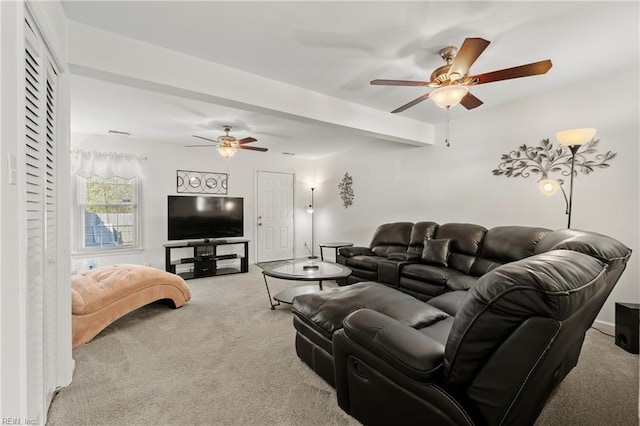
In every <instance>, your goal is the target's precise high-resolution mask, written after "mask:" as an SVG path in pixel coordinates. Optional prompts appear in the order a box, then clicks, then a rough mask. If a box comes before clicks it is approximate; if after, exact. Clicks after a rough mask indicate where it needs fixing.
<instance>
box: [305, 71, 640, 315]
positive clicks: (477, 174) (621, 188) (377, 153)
mask: <svg viewBox="0 0 640 426" xmlns="http://www.w3.org/2000/svg"><path fill="white" fill-rule="evenodd" d="M606 77H607V76H604V77H602V78H598V79H594V80H591V81H585V82H583V83H577V84H574V85H572V86H570V87H565V88H562V89H557V90H554V91H553V92H550V93H545V94H540V95H538V96H535V97H531V98H527V99H523V100H521V101H519V102H515V103H512V104H509V105H503V106H500V107H496V108H490V105H485V106H483V107H480V108H478V109H476V110H473V111H469V112H468V113H467V114H466V115H465V116H464V118H463V119H459V120H455V121H452V122H451V147H450V148H447V147H445V146H444V144H443V143H442V141H443V139H444V129H443V126H439V129H438V131H437V132H436V139H437V140H438V141H440V142H439V144H438V145H436V146H434V147H424V148H414V147H403V146H393V145H389V144H382V143H379V144H378V145H379V146H377V147H372V148H371V149H367V150H362V151H359V152H351V153H349V155H341V156H336V157H331V158H329V159H325V160H322V161H320V162H319V163H318V164H317V167H316V175H317V178H318V180H319V181H321V182H324V183H323V184H322V185H320V187H319V189H318V190H317V191H316V192H317V200H318V202H317V206H318V216H317V236H318V241H323V240H325V241H335V240H338V241H343V240H347V241H352V242H354V243H356V245H368V244H369V242H370V240H371V236H372V233H373V231H374V230H375V228H376V226H377V225H379V224H381V223H384V222H392V221H400V220H406V221H414V222H416V221H421V220H433V221H436V222H438V223H446V222H470V223H477V224H481V225H483V226H485V227H487V228H490V227H493V226H499V225H527V226H541V227H547V228H551V229H559V228H564V227H566V216H565V214H564V209H565V204H564V200H563V198H562V195H561V194H560V193H558V194H556V196H554V197H552V198H549V197H547V196H545V195H543V194H542V193H540V192H539V190H538V187H537V179H536V178H534V177H530V178H528V179H524V178H506V177H504V176H493V175H492V173H491V171H492V170H493V169H495V168H497V166H498V164H499V163H500V155H501V154H503V153H507V152H509V151H511V150H514V149H516V148H517V147H518V146H519V145H521V144H528V145H537V144H538V143H539V141H540V140H541V139H543V138H550V139H551V140H552V142H554V143H557V142H556V141H555V133H556V132H557V131H559V130H566V129H571V128H576V127H595V128H597V129H598V132H597V134H596V137H597V138H599V139H600V146H599V151H600V152H606V151H607V150H611V151H613V152H617V153H618V156H617V158H615V159H613V160H612V161H611V163H610V164H611V167H610V168H608V169H598V170H596V171H595V172H593V173H592V174H590V175H584V174H580V175H579V176H578V177H577V178H576V179H575V182H574V194H575V196H574V204H573V216H572V228H576V229H584V230H590V231H595V232H600V233H603V234H606V235H610V236H612V237H614V238H617V239H619V240H620V241H622V242H623V243H625V244H626V245H628V246H629V247H630V248H631V249H633V250H634V255H633V256H632V258H631V261H630V262H629V265H628V268H627V271H626V272H625V273H624V275H623V276H622V278H621V280H620V282H619V283H618V285H617V287H616V288H615V289H614V292H613V293H612V295H611V297H610V298H609V300H608V301H607V303H606V305H605V306H604V308H603V310H602V311H601V313H600V316H599V319H600V320H602V321H606V322H610V323H612V322H614V305H613V302H615V301H625V302H634V301H638V299H639V296H638V281H639V278H640V274H639V266H638V265H639V262H638V256H640V246H639V224H638V218H639V203H640V200H639V196H638V194H639V174H638V158H639V149H638V145H639V142H638V141H639V130H638V124H639V113H640V111H639V108H638V92H639V88H638V68H635V69H627V70H621V71H620V72H619V73H616V78H615V79H611V78H606ZM541 78H543V77H541ZM508 84H509V83H508V82H503V83H496V84H495V85H494V86H493V89H495V90H508ZM499 85H503V86H502V87H501V86H499ZM429 107H431V106H429ZM456 108H459V107H456ZM443 114H444V111H443ZM345 172H349V174H351V176H352V177H353V182H354V183H353V187H354V191H355V199H354V204H353V206H352V207H349V208H348V209H345V208H344V207H342V204H341V200H340V199H339V192H338V189H337V185H338V183H339V181H340V180H341V179H342V176H343V175H344V173H345Z"/></svg>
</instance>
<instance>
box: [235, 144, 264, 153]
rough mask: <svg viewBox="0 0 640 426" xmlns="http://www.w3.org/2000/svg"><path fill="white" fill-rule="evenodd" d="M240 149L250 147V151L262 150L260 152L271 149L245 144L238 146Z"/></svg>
mask: <svg viewBox="0 0 640 426" xmlns="http://www.w3.org/2000/svg"><path fill="white" fill-rule="evenodd" d="M238 149H248V150H249V151H260V152H267V151H269V149H267V148H260V147H259V146H244V145H240V146H239V147H238Z"/></svg>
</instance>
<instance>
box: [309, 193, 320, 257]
mask: <svg viewBox="0 0 640 426" xmlns="http://www.w3.org/2000/svg"><path fill="white" fill-rule="evenodd" d="M314 189H315V188H311V256H309V259H317V258H318V256H316V255H315V247H316V205H315V201H314V199H313V190H314Z"/></svg>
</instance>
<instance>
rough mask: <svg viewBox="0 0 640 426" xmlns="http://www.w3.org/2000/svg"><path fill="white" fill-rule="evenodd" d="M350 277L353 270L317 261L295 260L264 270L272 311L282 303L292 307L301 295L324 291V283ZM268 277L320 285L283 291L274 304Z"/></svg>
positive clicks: (274, 298) (275, 297)
mask: <svg viewBox="0 0 640 426" xmlns="http://www.w3.org/2000/svg"><path fill="white" fill-rule="evenodd" d="M349 275H351V269H349V268H347V267H346V266H342V265H339V264H336V263H329V262H318V261H315V260H294V261H291V262H289V263H285V264H283V265H277V266H273V267H270V266H266V267H265V268H264V269H263V270H262V276H263V277H264V285H265V287H266V288H267V296H269V304H270V305H271V309H275V307H276V306H279V305H280V303H287V304H289V305H290V304H291V303H293V298H294V297H296V296H299V295H301V294H309V293H315V292H317V291H320V290H322V281H327V280H337V279H340V278H347V277H348V276H349ZM267 277H273V278H280V279H282V280H291V281H318V285H305V286H298V287H292V288H289V289H287V290H283V291H281V292H279V293H278V294H276V295H275V296H273V300H275V301H276V303H275V304H274V303H273V302H272V301H271V291H270V290H269V284H268V283H267Z"/></svg>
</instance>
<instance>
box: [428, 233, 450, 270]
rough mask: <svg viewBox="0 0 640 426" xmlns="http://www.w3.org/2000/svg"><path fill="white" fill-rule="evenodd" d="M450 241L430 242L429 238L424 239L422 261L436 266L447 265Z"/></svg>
mask: <svg viewBox="0 0 640 426" xmlns="http://www.w3.org/2000/svg"><path fill="white" fill-rule="evenodd" d="M450 245H451V240H449V239H438V240H432V239H429V238H425V239H424V249H422V260H423V261H424V262H426V263H429V264H431V265H436V266H444V267H445V268H446V267H447V266H448V265H447V259H449V246H450Z"/></svg>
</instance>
